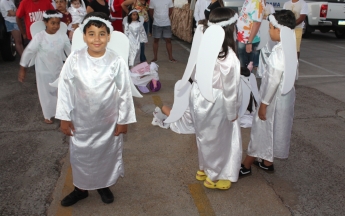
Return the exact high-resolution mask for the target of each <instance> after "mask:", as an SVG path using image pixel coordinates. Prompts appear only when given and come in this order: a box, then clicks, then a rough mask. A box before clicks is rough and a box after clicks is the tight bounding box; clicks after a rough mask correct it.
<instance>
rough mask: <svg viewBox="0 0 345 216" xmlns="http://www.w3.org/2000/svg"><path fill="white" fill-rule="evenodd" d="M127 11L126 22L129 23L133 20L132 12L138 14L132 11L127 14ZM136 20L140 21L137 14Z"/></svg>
mask: <svg viewBox="0 0 345 216" xmlns="http://www.w3.org/2000/svg"><path fill="white" fill-rule="evenodd" d="M129 13H130V12H129ZM129 13H128V16H127V23H128V24H131V23H132V21H133V20H132V14H133V13H137V14H138V12H133V13H131V14H129ZM137 21H138V22H140V19H139V14H138V20H137Z"/></svg>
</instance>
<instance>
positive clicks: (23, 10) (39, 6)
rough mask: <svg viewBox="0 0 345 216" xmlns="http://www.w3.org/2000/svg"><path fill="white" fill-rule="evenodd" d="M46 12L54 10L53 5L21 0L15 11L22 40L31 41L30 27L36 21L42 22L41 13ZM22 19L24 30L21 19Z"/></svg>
mask: <svg viewBox="0 0 345 216" xmlns="http://www.w3.org/2000/svg"><path fill="white" fill-rule="evenodd" d="M46 10H54V7H53V5H52V4H51V3H50V1H48V0H23V1H22V2H20V4H19V7H18V10H17V11H16V22H17V25H18V27H19V30H20V32H21V34H22V36H23V39H24V40H25V39H28V40H31V39H32V37H31V33H30V26H31V24H32V23H34V22H36V21H42V20H43V13H44V12H45V11H46ZM22 18H24V23H25V29H26V31H25V30H24V27H23V25H22V21H21V19H22Z"/></svg>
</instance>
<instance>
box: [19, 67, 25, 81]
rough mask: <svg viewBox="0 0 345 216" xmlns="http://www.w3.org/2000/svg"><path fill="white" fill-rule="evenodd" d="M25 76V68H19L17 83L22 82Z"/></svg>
mask: <svg viewBox="0 0 345 216" xmlns="http://www.w3.org/2000/svg"><path fill="white" fill-rule="evenodd" d="M25 75H26V71H25V68H24V67H20V69H19V73H18V81H19V82H24V79H25Z"/></svg>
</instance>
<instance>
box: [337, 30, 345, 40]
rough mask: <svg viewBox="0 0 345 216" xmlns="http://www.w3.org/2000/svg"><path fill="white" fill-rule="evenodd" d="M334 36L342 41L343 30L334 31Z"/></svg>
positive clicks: (344, 34) (344, 36)
mask: <svg viewBox="0 0 345 216" xmlns="http://www.w3.org/2000/svg"><path fill="white" fill-rule="evenodd" d="M334 34H335V36H336V37H337V38H339V39H344V38H345V28H343V29H335V30H334Z"/></svg>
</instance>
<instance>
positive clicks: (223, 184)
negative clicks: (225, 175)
mask: <svg viewBox="0 0 345 216" xmlns="http://www.w3.org/2000/svg"><path fill="white" fill-rule="evenodd" d="M204 186H205V187H207V188H210V189H220V190H227V189H229V188H230V186H231V181H229V180H218V181H217V182H216V183H215V182H213V181H211V179H209V178H208V177H207V178H206V180H205V181H204Z"/></svg>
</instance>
